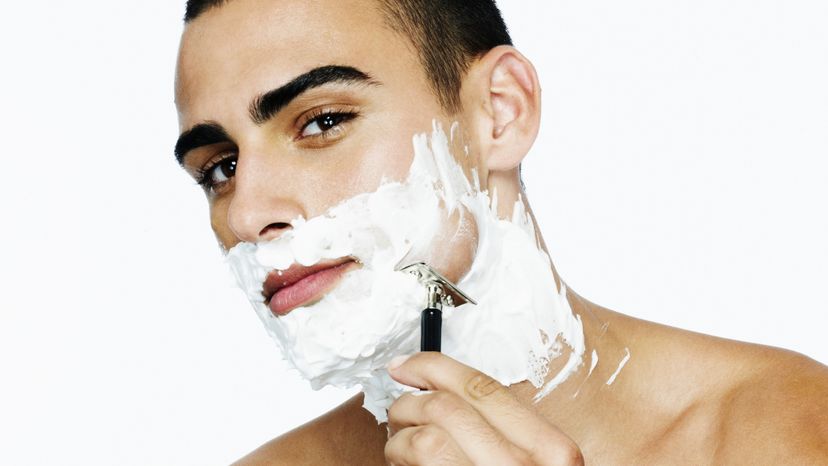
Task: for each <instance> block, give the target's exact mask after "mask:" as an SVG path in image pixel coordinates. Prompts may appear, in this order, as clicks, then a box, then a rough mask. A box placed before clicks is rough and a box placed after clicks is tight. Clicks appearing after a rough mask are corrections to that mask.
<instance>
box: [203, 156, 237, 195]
mask: <svg viewBox="0 0 828 466" xmlns="http://www.w3.org/2000/svg"><path fill="white" fill-rule="evenodd" d="M236 158H237V156H236V154H235V153H233V152H226V153H224V154H222V155H220V156H219V158H217V159H213V160H211V161H209V162H207V163H206V164H205V165H204V166H203V167H201V168H199V169H198V170H196V173H195V180H196V184H198V185H199V186H201V187H202V188H203V189H208V190H211V191H215V190H216V189H217V188H218V187H220V186H223V185H224V183H226V181H225V182H223V183H213V182H212V181H211V180H210V176H209V175H210V173H211V172H212V171H213V169H214V168H216V167H218V166H219V165H221V164H222V163H224V162H226V161H228V160H231V159H236Z"/></svg>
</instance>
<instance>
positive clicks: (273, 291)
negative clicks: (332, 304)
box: [262, 258, 357, 316]
mask: <svg viewBox="0 0 828 466" xmlns="http://www.w3.org/2000/svg"><path fill="white" fill-rule="evenodd" d="M356 266H357V263H356V262H355V261H354V260H353V259H352V258H343V259H338V260H335V261H324V262H320V263H318V264H315V265H312V266H310V267H304V266H301V265H298V264H294V265H292V266H291V267H290V268H288V269H287V270H282V271H278V270H274V271H272V272H270V273H269V274H268V275H267V279H265V282H264V288H263V291H262V294H263V295H264V297H265V303H267V305H268V307H270V311H271V312H273V314H275V315H277V316H284V315H287V314H288V313H289V312H290V311H292V310H293V309H296V308H297V307H300V306H302V305H306V304H310V303H312V302H315V301H318V300H319V299H321V298H322V297H323V296H324V295H325V293H327V292H328V291H330V290H331V289H332V288H333V287H334V286H335V285H336V284H337V283H338V282H339V280H340V279H341V278H342V276H343V275H345V273H346V272H348V271H349V270H351V269H353V268H355V267H356Z"/></svg>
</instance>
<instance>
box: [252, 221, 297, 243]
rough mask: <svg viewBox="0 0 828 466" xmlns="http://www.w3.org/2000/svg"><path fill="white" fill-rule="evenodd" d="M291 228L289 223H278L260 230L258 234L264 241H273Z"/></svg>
mask: <svg viewBox="0 0 828 466" xmlns="http://www.w3.org/2000/svg"><path fill="white" fill-rule="evenodd" d="M291 228H292V227H291V226H290V223H284V222H278V223H271V224H270V225H268V226H266V227H264V228H262V231H260V232H259V237H260V238H262V239H265V240H271V239H275V238H276V237H278V236H279V235H281V234H282V233H284V232H285V231H287V230H290V229H291Z"/></svg>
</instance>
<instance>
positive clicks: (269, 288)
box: [262, 257, 354, 304]
mask: <svg viewBox="0 0 828 466" xmlns="http://www.w3.org/2000/svg"><path fill="white" fill-rule="evenodd" d="M353 261H354V259H353V258H351V257H343V258H341V259H335V260H329V261H322V262H317V263H316V264H314V265H311V266H307V267H306V266H303V265H300V264H293V265H291V266H290V267H288V268H287V269H285V270H281V271H280V270H272V271H271V272H270V273H269V274H267V278H266V279H265V281H264V287H263V289H262V295H264V298H265V304H270V299H271V298H272V297H273V295H274V294H276V292H277V291H279V290H281V289H282V288H287V287H289V286H291V285H294V284H296V283H297V282H299V281H301V280H302V279H304V278H306V277H309V276H311V275H313V274H315V273H318V272H321V271H323V270H327V269H332V268H334V267H337V266H340V265H342V264H345V263H348V262H353Z"/></svg>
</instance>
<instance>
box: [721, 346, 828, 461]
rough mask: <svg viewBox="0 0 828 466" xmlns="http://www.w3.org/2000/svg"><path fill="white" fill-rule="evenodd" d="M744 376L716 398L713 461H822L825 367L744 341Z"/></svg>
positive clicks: (825, 452) (826, 422)
mask: <svg viewBox="0 0 828 466" xmlns="http://www.w3.org/2000/svg"><path fill="white" fill-rule="evenodd" d="M747 346H748V347H750V349H746V350H744V351H743V352H742V354H741V355H740V357H739V358H738V360H739V361H741V362H742V363H744V366H745V367H746V368H747V374H748V376H747V377H745V378H743V379H741V380H740V381H739V382H738V383H737V384H735V385H734V386H733V387H732V389H730V390H728V391H727V393H726V394H725V396H724V397H723V399H722V404H721V410H720V416H719V419H720V426H719V431H720V433H721V436H720V438H719V442H718V444H719V445H718V448H717V452H716V458H717V461H716V463H718V464H828V367H826V366H824V365H822V364H820V363H818V362H816V361H814V360H812V359H810V358H807V357H805V356H803V355H800V354H797V353H794V352H791V351H786V350H781V349H777V348H770V347H760V346H755V345H747Z"/></svg>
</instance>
